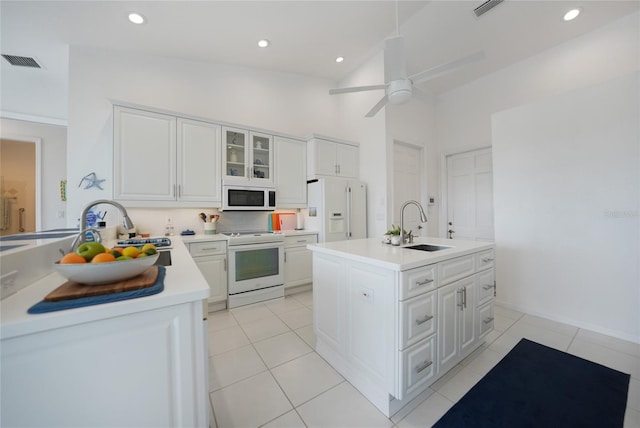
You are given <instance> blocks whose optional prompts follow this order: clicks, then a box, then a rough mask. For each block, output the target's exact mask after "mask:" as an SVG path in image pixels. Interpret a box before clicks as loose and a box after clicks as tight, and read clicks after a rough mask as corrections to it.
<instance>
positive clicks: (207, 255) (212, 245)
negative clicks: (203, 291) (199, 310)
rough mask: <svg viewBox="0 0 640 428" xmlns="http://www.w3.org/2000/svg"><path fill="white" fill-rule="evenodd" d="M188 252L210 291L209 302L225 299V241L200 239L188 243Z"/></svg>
mask: <svg viewBox="0 0 640 428" xmlns="http://www.w3.org/2000/svg"><path fill="white" fill-rule="evenodd" d="M189 253H190V254H191V256H192V257H193V260H194V261H195V262H196V265H197V266H198V269H200V272H202V276H204V278H205V279H206V280H207V283H208V284H209V288H210V289H211V292H210V294H209V303H211V304H219V303H221V302H225V301H226V300H227V242H226V241H200V242H192V243H190V244H189Z"/></svg>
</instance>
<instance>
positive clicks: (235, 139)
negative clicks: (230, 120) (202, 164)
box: [222, 127, 274, 186]
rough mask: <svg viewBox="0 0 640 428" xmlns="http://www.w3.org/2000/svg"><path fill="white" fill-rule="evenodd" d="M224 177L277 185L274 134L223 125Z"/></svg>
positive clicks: (251, 183) (254, 183)
mask: <svg viewBox="0 0 640 428" xmlns="http://www.w3.org/2000/svg"><path fill="white" fill-rule="evenodd" d="M222 138H223V142H224V144H225V149H224V150H223V151H222V153H223V162H222V163H223V165H224V173H223V174H224V179H225V180H226V181H238V182H242V183H244V184H249V185H258V186H259V185H266V184H269V185H273V182H274V178H273V153H274V150H273V137H272V136H271V135H267V134H261V133H259V132H252V131H248V130H244V129H238V128H229V127H223V128H222Z"/></svg>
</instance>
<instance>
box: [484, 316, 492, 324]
mask: <svg viewBox="0 0 640 428" xmlns="http://www.w3.org/2000/svg"><path fill="white" fill-rule="evenodd" d="M492 321H493V317H489V318H487V319H486V320H482V322H483V323H485V324H489V323H490V322H492Z"/></svg>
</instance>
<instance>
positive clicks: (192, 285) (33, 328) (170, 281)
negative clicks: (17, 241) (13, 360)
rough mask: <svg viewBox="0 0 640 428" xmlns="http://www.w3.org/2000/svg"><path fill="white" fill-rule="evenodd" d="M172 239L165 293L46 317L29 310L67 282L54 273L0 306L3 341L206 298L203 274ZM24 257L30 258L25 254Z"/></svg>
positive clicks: (0, 335) (178, 241) (206, 287)
mask: <svg viewBox="0 0 640 428" xmlns="http://www.w3.org/2000/svg"><path fill="white" fill-rule="evenodd" d="M171 238H172V244H173V245H172V248H171V266H166V275H165V279H164V290H163V291H162V292H161V293H158V294H154V295H151V296H147V297H141V298H137V299H129V300H123V301H119V302H112V303H104V304H99V305H93V306H85V307H81V308H75V309H67V310H61V311H55V312H48V313H43V314H29V313H27V310H28V309H29V308H30V307H31V306H32V305H34V304H36V303H38V302H39V301H40V300H42V299H43V298H44V297H45V296H46V295H47V294H48V293H49V292H51V291H53V290H54V289H55V288H57V287H58V286H60V285H62V284H63V283H64V282H65V281H66V279H65V278H64V277H63V276H61V275H60V274H58V273H57V272H55V271H52V272H51V273H50V274H48V275H47V276H45V277H43V278H41V279H39V280H37V281H36V282H34V283H33V284H31V285H29V286H27V287H25V288H24V289H22V290H20V291H18V292H17V293H15V294H13V295H11V296H9V297H7V298H6V299H3V300H2V302H1V303H0V306H1V308H0V320H1V324H0V325H1V328H0V338H1V339H2V340H4V339H8V338H12V337H17V336H22V335H26V334H31V333H37V332H41V331H46V330H51V329H55V328H60V327H67V326H71V325H77V324H81V323H86V322H91V321H97V320H101V319H106V318H111V317H116V316H120V315H126V314H130V313H135V312H141V311H148V310H153V309H157V308H162V307H166V306H172V305H179V304H181V303H185V302H192V301H198V300H203V299H206V298H207V297H208V295H209V285H208V284H207V282H206V280H205V279H204V277H203V276H202V274H201V273H200V270H199V269H198V267H197V266H196V264H195V262H194V261H193V258H191V256H190V254H189V250H188V249H187V248H186V246H185V244H184V243H183V242H182V240H181V239H180V237H173V236H172V237H171ZM24 256H25V257H28V255H27V254H26V252H25V254H24Z"/></svg>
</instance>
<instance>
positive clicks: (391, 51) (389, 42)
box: [329, 2, 484, 117]
mask: <svg viewBox="0 0 640 428" xmlns="http://www.w3.org/2000/svg"><path fill="white" fill-rule="evenodd" d="M482 59H484V52H482V51H480V52H476V53H473V54H471V55H468V56H465V57H462V58H459V59H456V60H454V61H451V62H448V63H445V64H441V65H438V66H436V67H433V68H429V69H427V70H424V71H421V72H420V73H416V74H413V75H411V76H407V71H406V60H405V53H404V37H403V36H401V35H400V34H399V33H398V4H397V2H396V36H394V37H390V38H388V39H386V40H385V46H384V68H385V71H387V73H388V76H389V81H388V82H386V83H382V84H379V85H368V86H353V87H350V88H337V89H331V90H329V94H330V95H338V94H346V93H349V92H363V91H374V90H379V89H384V90H385V95H384V96H383V97H382V99H381V100H380V101H378V103H377V104H376V105H375V106H373V108H372V109H371V110H369V113H367V114H366V117H373V116H375V115H376V113H378V111H380V109H382V107H384V106H385V105H386V104H387V103H391V104H402V103H405V102H407V101H409V99H410V98H411V96H412V94H415V93H420V90H419V89H418V88H414V85H416V84H418V83H423V82H426V81H427V80H431V79H435V78H436V77H440V76H443V75H445V74H448V73H451V72H453V71H455V70H458V69H460V68H462V67H464V66H466V65H468V64H471V63H473V62H477V61H480V60H482ZM423 95H426V94H423Z"/></svg>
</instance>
